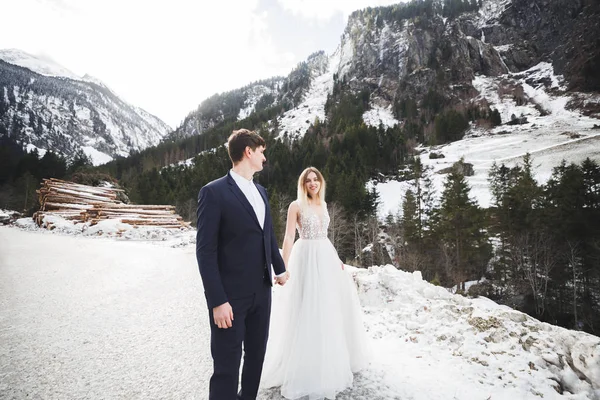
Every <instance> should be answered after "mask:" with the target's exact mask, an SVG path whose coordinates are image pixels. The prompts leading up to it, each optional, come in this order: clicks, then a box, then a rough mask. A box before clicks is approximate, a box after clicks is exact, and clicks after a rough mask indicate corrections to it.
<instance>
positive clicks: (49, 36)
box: [0, 0, 400, 128]
mask: <svg viewBox="0 0 600 400" xmlns="http://www.w3.org/2000/svg"><path fill="white" fill-rule="evenodd" d="M398 2H400V0H215V1H208V0H168V1H160V0H0V15H2V16H3V18H2V23H1V24H0V49H5V48H17V49H21V50H24V51H26V52H28V53H31V54H33V55H36V56H43V57H47V58H50V59H52V60H54V61H55V62H57V63H59V64H61V65H62V66H64V67H66V68H67V69H69V70H71V71H73V72H74V73H76V74H78V75H84V74H86V73H87V74H90V75H92V76H94V77H96V78H98V79H100V80H101V81H103V82H104V83H106V84H107V85H108V86H109V87H110V88H112V89H113V90H114V91H115V92H117V94H119V95H120V96H122V97H123V98H124V99H125V100H126V101H128V102H130V103H132V104H134V105H136V106H139V107H142V108H144V109H145V110H147V111H149V112H150V113H152V114H154V115H156V116H158V117H159V118H161V119H163V120H164V121H165V122H166V123H168V124H169V125H171V126H172V127H173V128H175V127H176V126H178V125H179V124H180V123H181V121H182V120H183V119H184V118H185V116H186V115H187V114H188V113H189V112H190V111H192V110H194V109H195V108H196V107H197V106H198V104H200V102H201V101H202V100H204V99H205V98H207V97H209V96H211V95H212V94H215V93H220V92H224V91H227V90H231V89H235V88H238V87H241V86H244V85H246V84H248V83H250V82H252V81H255V80H258V79H263V78H269V77H272V76H275V75H287V74H288V73H289V72H290V71H291V69H292V68H293V67H294V66H295V65H296V64H297V63H298V62H300V61H302V60H305V59H306V57H307V56H308V55H310V54H311V53H313V52H315V51H317V50H325V51H326V52H327V53H331V52H332V51H333V50H335V48H336V47H337V45H338V44H339V41H340V36H341V34H342V32H343V30H344V27H345V26H346V22H347V19H348V15H349V14H350V13H351V12H352V11H354V10H357V9H361V8H365V7H368V6H372V7H373V6H378V5H389V4H394V3H398Z"/></svg>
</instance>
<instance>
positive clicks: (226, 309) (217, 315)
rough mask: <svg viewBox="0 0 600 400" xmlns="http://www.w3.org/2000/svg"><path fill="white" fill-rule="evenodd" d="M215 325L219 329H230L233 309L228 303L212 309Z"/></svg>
mask: <svg viewBox="0 0 600 400" xmlns="http://www.w3.org/2000/svg"><path fill="white" fill-rule="evenodd" d="M213 318H214V320H215V324H216V325H217V326H218V327H219V328H221V329H227V328H231V326H232V322H233V309H232V308H231V305H229V303H223V304H221V305H220V306H217V307H215V308H213Z"/></svg>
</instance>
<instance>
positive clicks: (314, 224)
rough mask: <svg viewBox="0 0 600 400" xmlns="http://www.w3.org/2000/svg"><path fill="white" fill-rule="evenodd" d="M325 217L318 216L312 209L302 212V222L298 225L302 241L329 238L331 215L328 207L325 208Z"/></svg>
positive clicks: (307, 208) (308, 208)
mask: <svg viewBox="0 0 600 400" xmlns="http://www.w3.org/2000/svg"><path fill="white" fill-rule="evenodd" d="M322 212H323V215H322V216H321V215H319V214H317V212H315V211H314V209H312V208H311V207H306V209H303V210H301V211H300V221H299V224H296V228H297V229H298V233H299V234H300V238H301V239H324V238H327V228H328V227H329V213H328V212H327V207H323V211H322Z"/></svg>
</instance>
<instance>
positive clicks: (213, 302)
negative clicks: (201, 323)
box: [196, 129, 288, 400]
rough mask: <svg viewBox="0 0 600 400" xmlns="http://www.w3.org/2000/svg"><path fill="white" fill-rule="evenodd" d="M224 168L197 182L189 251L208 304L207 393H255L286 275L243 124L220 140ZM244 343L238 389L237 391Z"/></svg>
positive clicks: (227, 398)
mask: <svg viewBox="0 0 600 400" xmlns="http://www.w3.org/2000/svg"><path fill="white" fill-rule="evenodd" d="M228 151H229V158H231V161H232V162H233V168H232V169H231V170H230V171H229V173H228V174H227V175H226V176H224V177H222V178H219V179H217V180H215V181H212V182H210V183H208V184H207V185H206V186H204V187H202V189H200V193H199V195H198V233H197V237H196V258H197V259H198V266H199V268H200V275H201V276H202V282H203V284H204V294H205V296H206V302H207V305H208V308H209V315H210V330H211V340H210V347H211V353H212V357H213V366H214V372H213V375H212V377H211V378H210V390H209V399H210V400H236V399H238V400H250V399H256V394H257V392H258V385H259V383H260V376H261V373H262V366H263V361H264V357H265V351H266V348H267V337H268V333H269V317H270V313H271V286H272V277H271V265H272V266H273V269H274V270H275V273H276V274H277V276H276V277H275V281H276V282H277V283H278V284H280V285H284V284H285V282H286V281H287V277H288V275H287V274H286V271H285V265H284V263H283V259H282V258H281V255H280V254H279V248H278V247H277V242H276V240H275V233H274V231H273V224H272V220H271V213H270V211H269V203H268V200H267V193H266V191H265V189H264V188H263V187H262V186H260V185H258V184H255V183H254V182H253V181H252V176H253V175H254V173H256V172H258V171H261V170H262V169H263V163H264V162H265V161H266V158H265V156H264V151H265V141H264V139H263V138H262V137H260V136H259V135H258V134H257V133H255V132H252V131H249V130H247V129H240V130H237V131H233V133H232V135H231V136H230V137H229V140H228ZM242 343H243V344H244V366H243V370H242V389H241V391H240V392H239V393H237V389H238V380H239V378H238V377H239V370H240V361H241V357H242Z"/></svg>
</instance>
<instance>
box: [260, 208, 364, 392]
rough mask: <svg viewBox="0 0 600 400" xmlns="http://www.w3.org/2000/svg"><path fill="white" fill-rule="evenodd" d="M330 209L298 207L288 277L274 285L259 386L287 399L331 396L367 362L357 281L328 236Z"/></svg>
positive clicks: (343, 387)
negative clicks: (319, 210) (276, 389)
mask: <svg viewBox="0 0 600 400" xmlns="http://www.w3.org/2000/svg"><path fill="white" fill-rule="evenodd" d="M328 226H329V214H328V213H327V209H326V207H323V215H322V216H320V215H318V214H317V213H315V212H314V211H313V210H311V209H310V208H309V209H307V210H302V211H301V213H300V223H299V224H298V225H297V229H298V232H299V234H300V239H298V240H297V241H296V242H295V243H294V246H293V248H292V251H291V254H290V258H289V262H288V267H289V271H290V279H289V280H288V282H287V283H286V284H285V286H283V287H280V286H277V287H276V288H275V289H274V291H273V308H272V312H271V325H270V330H269V341H268V344H267V353H266V358H265V363H264V368H263V373H262V381H261V385H262V387H264V388H267V387H274V386H281V394H282V395H283V396H284V397H285V398H287V399H300V398H308V399H310V400H315V399H335V396H336V393H338V392H341V391H342V390H344V389H345V388H347V387H349V386H351V385H352V379H353V375H352V373H353V372H356V371H358V370H359V369H361V368H362V367H364V366H365V365H366V361H367V360H366V359H367V351H366V335H365V331H364V326H363V322H362V311H361V308H360V304H359V301H358V295H357V292H356V286H355V285H354V280H353V279H352V277H351V276H350V274H349V273H348V272H347V271H345V270H343V269H342V267H341V263H340V261H339V258H338V255H337V252H336V250H335V249H334V247H333V245H332V244H331V242H330V241H329V239H328V238H327V228H328Z"/></svg>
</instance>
